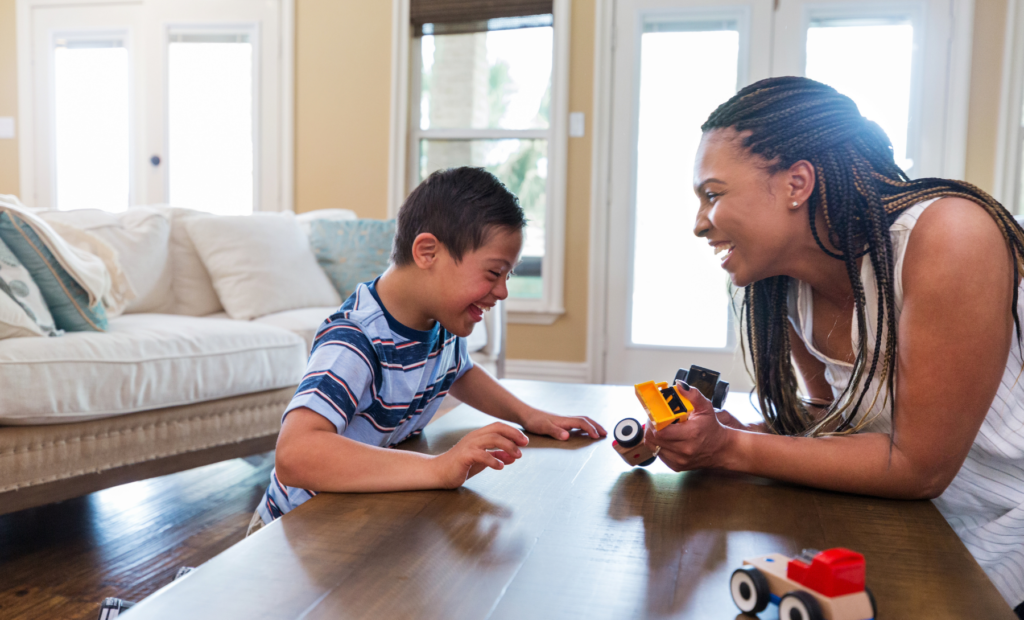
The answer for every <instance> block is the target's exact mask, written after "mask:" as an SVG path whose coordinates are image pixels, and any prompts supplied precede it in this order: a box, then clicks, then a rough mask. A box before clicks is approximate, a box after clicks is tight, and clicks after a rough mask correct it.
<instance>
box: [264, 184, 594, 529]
mask: <svg viewBox="0 0 1024 620" xmlns="http://www.w3.org/2000/svg"><path fill="white" fill-rule="evenodd" d="M525 226H526V219H525V216H524V214H523V210H522V208H520V206H519V201H518V199H517V198H516V197H515V196H514V195H513V194H512V193H511V192H509V191H508V189H506V188H505V186H504V185H502V184H501V182H500V181H498V179H496V178H495V177H494V176H493V175H491V174H490V173H488V172H485V171H484V170H483V169H480V168H453V169H448V170H441V171H438V172H435V173H434V174H432V175H430V177H429V178H428V179H427V180H426V181H424V182H423V183H421V184H420V186H419V187H417V188H416V189H415V190H414V191H413V192H412V193H411V194H410V195H409V197H408V198H407V199H406V201H405V204H403V205H402V208H401V210H400V211H399V213H398V226H397V231H396V234H395V241H394V245H393V246H392V251H391V263H392V265H391V267H389V268H388V270H387V271H386V272H385V273H384V274H383V275H382V276H380V277H378V278H377V279H376V280H374V281H373V282H369V283H364V284H360V285H359V286H358V287H357V288H356V291H355V292H354V293H353V294H352V296H351V297H349V298H348V300H346V301H345V303H344V304H343V305H342V306H341V308H340V310H339V311H338V312H337V313H335V314H334V315H332V316H331V317H329V318H328V320H327V321H326V322H325V324H324V325H323V326H322V327H321V328H320V331H319V333H318V334H317V337H316V341H315V342H314V343H313V351H312V353H311V354H310V357H309V362H308V364H307V367H306V375H305V377H303V379H302V383H300V384H299V388H298V390H297V391H296V393H295V396H294V398H293V399H292V401H291V403H289V405H288V408H287V409H286V411H285V414H284V422H283V425H282V427H281V434H280V436H279V437H278V440H277V454H276V458H275V463H274V464H275V470H274V472H272V473H271V481H270V486H269V488H268V489H267V492H266V494H265V495H264V496H263V501H262V502H261V504H260V506H259V507H258V508H257V511H256V514H255V515H253V521H252V524H251V525H250V533H251V532H253V531H255V530H256V529H259V528H260V527H262V526H263V525H264V524H266V523H270V522H271V521H272V520H274V519H277V518H278V517H280V516H281V515H283V514H284V513H286V512H288V511H289V510H291V509H293V508H295V507H296V506H298V505H299V504H301V503H303V502H305V501H306V500H308V499H309V498H310V497H312V496H314V495H316V493H317V492H319V491H333V492H376V491H404V490H413V489H438V488H446V489H453V488H456V487H459V486H461V485H462V484H463V483H464V482H466V480H467V479H469V478H470V477H472V476H474V475H476V474H477V473H479V472H480V471H482V470H483V469H484V468H487V467H491V468H493V469H498V470H500V469H503V468H504V467H505V466H506V465H511V464H512V463H514V462H515V461H516V459H518V458H519V457H520V456H522V452H521V451H520V447H521V446H525V445H526V444H527V442H528V440H527V438H526V435H524V434H523V433H522V432H520V431H519V430H518V429H516V428H513V427H512V426H509V425H507V424H501V423H494V424H491V425H489V426H486V427H484V428H481V429H478V430H475V431H473V432H471V433H469V434H467V435H466V436H465V437H463V438H462V440H461V441H459V443H458V444H457V445H456V446H455V447H453V448H452V449H451V450H449V451H448V452H445V453H444V454H440V455H437V456H428V455H424V454H419V453H415V452H406V451H401V450H387V449H386V448H389V447H393V446H395V445H396V444H398V443H400V442H401V441H403V440H405V439H406V438H408V437H410V436H413V435H418V434H419V433H420V432H421V431H422V430H423V428H424V427H425V426H426V425H427V423H428V422H429V421H430V419H431V417H432V416H433V415H434V412H435V411H437V408H438V406H439V405H440V403H441V400H442V399H443V398H444V396H445V395H446V394H447V393H448V392H451V393H452V394H453V395H454V396H455V397H456V398H458V399H459V400H461V401H462V402H464V403H467V404H469V405H471V406H473V407H475V408H477V409H479V410H481V411H484V412H486V413H489V414H490V415H493V416H494V417H496V418H500V419H502V420H506V421H509V422H513V423H517V424H520V425H522V427H523V428H524V429H526V430H527V431H530V432H532V433H537V434H542V435H550V436H552V437H554V438H556V439H560V440H565V439H568V438H569V431H571V430H573V429H580V430H582V431H583V432H585V433H586V434H587V435H588V436H590V437H591V438H594V439H597V438H599V437H603V436H605V435H606V434H607V432H606V431H605V430H604V429H603V428H602V427H601V425H599V424H597V423H596V422H594V421H593V420H591V419H589V418H587V417H576V418H569V417H563V416H557V415H553V414H550V413H547V412H544V411H541V410H539V409H535V408H533V407H530V406H529V405H527V404H526V403H524V402H522V401H520V400H519V399H518V398H516V397H515V396H513V395H512V394H511V393H509V392H508V390H506V389H505V388H503V387H502V386H501V384H499V383H498V382H497V381H495V380H494V379H493V378H492V377H491V376H490V375H488V374H487V372H486V371H484V370H482V369H481V368H479V367H476V366H474V365H473V362H472V361H471V360H470V358H469V354H468V353H467V351H466V343H465V341H464V340H463V339H464V338H465V337H466V336H468V335H469V334H470V332H471V331H472V330H473V326H474V325H475V324H476V323H477V322H479V321H480V320H481V319H482V318H483V313H484V311H485V310H488V309H490V308H491V307H492V306H494V304H495V303H496V302H497V300H499V299H505V298H506V297H507V296H508V289H507V288H506V280H507V279H508V277H509V275H510V273H511V271H512V268H513V266H515V264H516V263H517V262H518V260H519V252H520V251H521V250H522V245H523V228H524V227H525Z"/></svg>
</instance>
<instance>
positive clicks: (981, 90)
mask: <svg viewBox="0 0 1024 620" xmlns="http://www.w3.org/2000/svg"><path fill="white" fill-rule="evenodd" d="M1006 5H1007V0H975V3H974V48H973V50H972V52H971V100H970V110H969V112H968V119H967V167H966V170H965V172H964V180H965V181H969V182H971V183H974V184H975V185H977V186H978V187H980V188H982V189H984V190H985V191H987V192H992V191H993V189H994V185H995V170H996V141H997V134H998V127H997V126H996V125H997V123H998V122H999V93H1000V89H1001V87H1002V84H1001V82H1002V77H1003V42H1004V41H1003V40H1004V39H1005V38H1006ZM1010 208H1011V209H1012V208H1013V207H1012V206H1011V207H1010Z"/></svg>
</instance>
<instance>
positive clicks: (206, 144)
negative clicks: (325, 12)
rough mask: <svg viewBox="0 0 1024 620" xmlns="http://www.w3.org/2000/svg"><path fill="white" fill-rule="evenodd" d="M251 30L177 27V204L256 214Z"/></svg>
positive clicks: (172, 152) (172, 134)
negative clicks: (230, 30) (202, 30)
mask: <svg viewBox="0 0 1024 620" xmlns="http://www.w3.org/2000/svg"><path fill="white" fill-rule="evenodd" d="M250 38H251V35H250V33H248V32H177V31H172V32H171V33H170V36H169V39H170V40H169V41H168V45H167V65H168V67H167V79H168V84H167V97H168V115H167V116H168V118H167V121H168V132H167V133H168V160H169V161H168V176H169V190H170V191H169V194H170V202H171V204H180V205H189V206H190V207H192V208H195V209H200V210H203V211H209V212H211V213H217V214H219V215H245V214H248V213H252V211H253V190H254V186H253V181H254V179H253V174H254V169H253V165H254V158H253V60H254V59H253V45H252V42H251V41H250Z"/></svg>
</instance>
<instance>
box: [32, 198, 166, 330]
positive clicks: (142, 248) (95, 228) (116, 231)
mask: <svg viewBox="0 0 1024 620" xmlns="http://www.w3.org/2000/svg"><path fill="white" fill-rule="evenodd" d="M39 216H40V217H42V218H43V219H44V220H46V221H47V222H49V223H50V224H51V225H58V224H63V225H67V226H72V227H74V228H77V229H79V230H84V231H86V232H89V233H92V234H93V235H96V236H97V237H99V238H100V239H102V240H103V241H106V242H107V244H109V245H110V247H112V248H113V249H114V250H115V251H116V252H117V262H118V265H119V267H120V268H121V270H122V271H123V272H124V273H125V275H126V276H127V278H128V281H129V282H130V283H131V285H132V288H133V289H134V290H135V299H134V300H132V301H131V302H130V303H129V304H128V306H127V307H125V310H124V312H125V314H128V313H132V312H171V311H172V310H173V309H174V294H173V291H172V290H171V282H172V278H171V262H170V256H169V254H170V236H171V221H170V218H169V217H168V216H167V215H166V214H164V213H161V212H160V211H157V210H156V209H153V208H148V207H134V208H132V209H129V210H128V211H125V212H123V213H110V212H108V211H101V210H99V209H76V210H73V211H43V212H42V213H40V214H39ZM58 232H60V230H58Z"/></svg>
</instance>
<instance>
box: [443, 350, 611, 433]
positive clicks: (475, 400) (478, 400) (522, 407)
mask: <svg viewBox="0 0 1024 620" xmlns="http://www.w3.org/2000/svg"><path fill="white" fill-rule="evenodd" d="M449 393H450V394H451V395H452V396H454V397H455V398H457V399H459V400H460V401H462V402H464V403H466V404H467V405H469V406H470V407H473V408H474V409H479V410H480V411H483V412H484V413H487V414H490V415H492V416H494V417H496V418H498V419H501V420H506V421H508V422H512V423H514V424H521V425H522V427H523V428H525V429H526V430H527V431H529V432H531V433H535V434H537V435H550V436H551V437H554V438H555V439H560V440H563V441H564V440H566V439H568V438H569V432H570V431H572V430H573V429H580V430H581V431H583V432H585V433H586V434H587V435H588V436H590V437H591V438H592V439H599V438H601V437H604V436H605V435H607V434H608V431H606V430H604V428H603V427H602V426H601V425H600V424H598V423H597V422H595V421H594V420H591V419H590V418H589V417H587V416H577V417H566V416H560V415H555V414H553V413H548V412H546V411H541V410H540V409H537V408H535V407H531V406H530V405H528V404H526V403H524V402H523V401H521V400H519V399H518V398H516V397H515V395H514V394H512V392H509V391H508V390H506V389H505V387H504V386H503V385H501V384H500V383H498V382H497V381H496V380H495V379H494V377H492V376H491V375H489V374H488V373H487V371H486V370H484V369H482V368H480V366H473V367H472V368H470V369H469V370H467V371H466V372H465V374H463V375H462V376H461V377H459V378H458V380H456V381H455V383H453V384H452V387H451V389H450V390H449Z"/></svg>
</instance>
